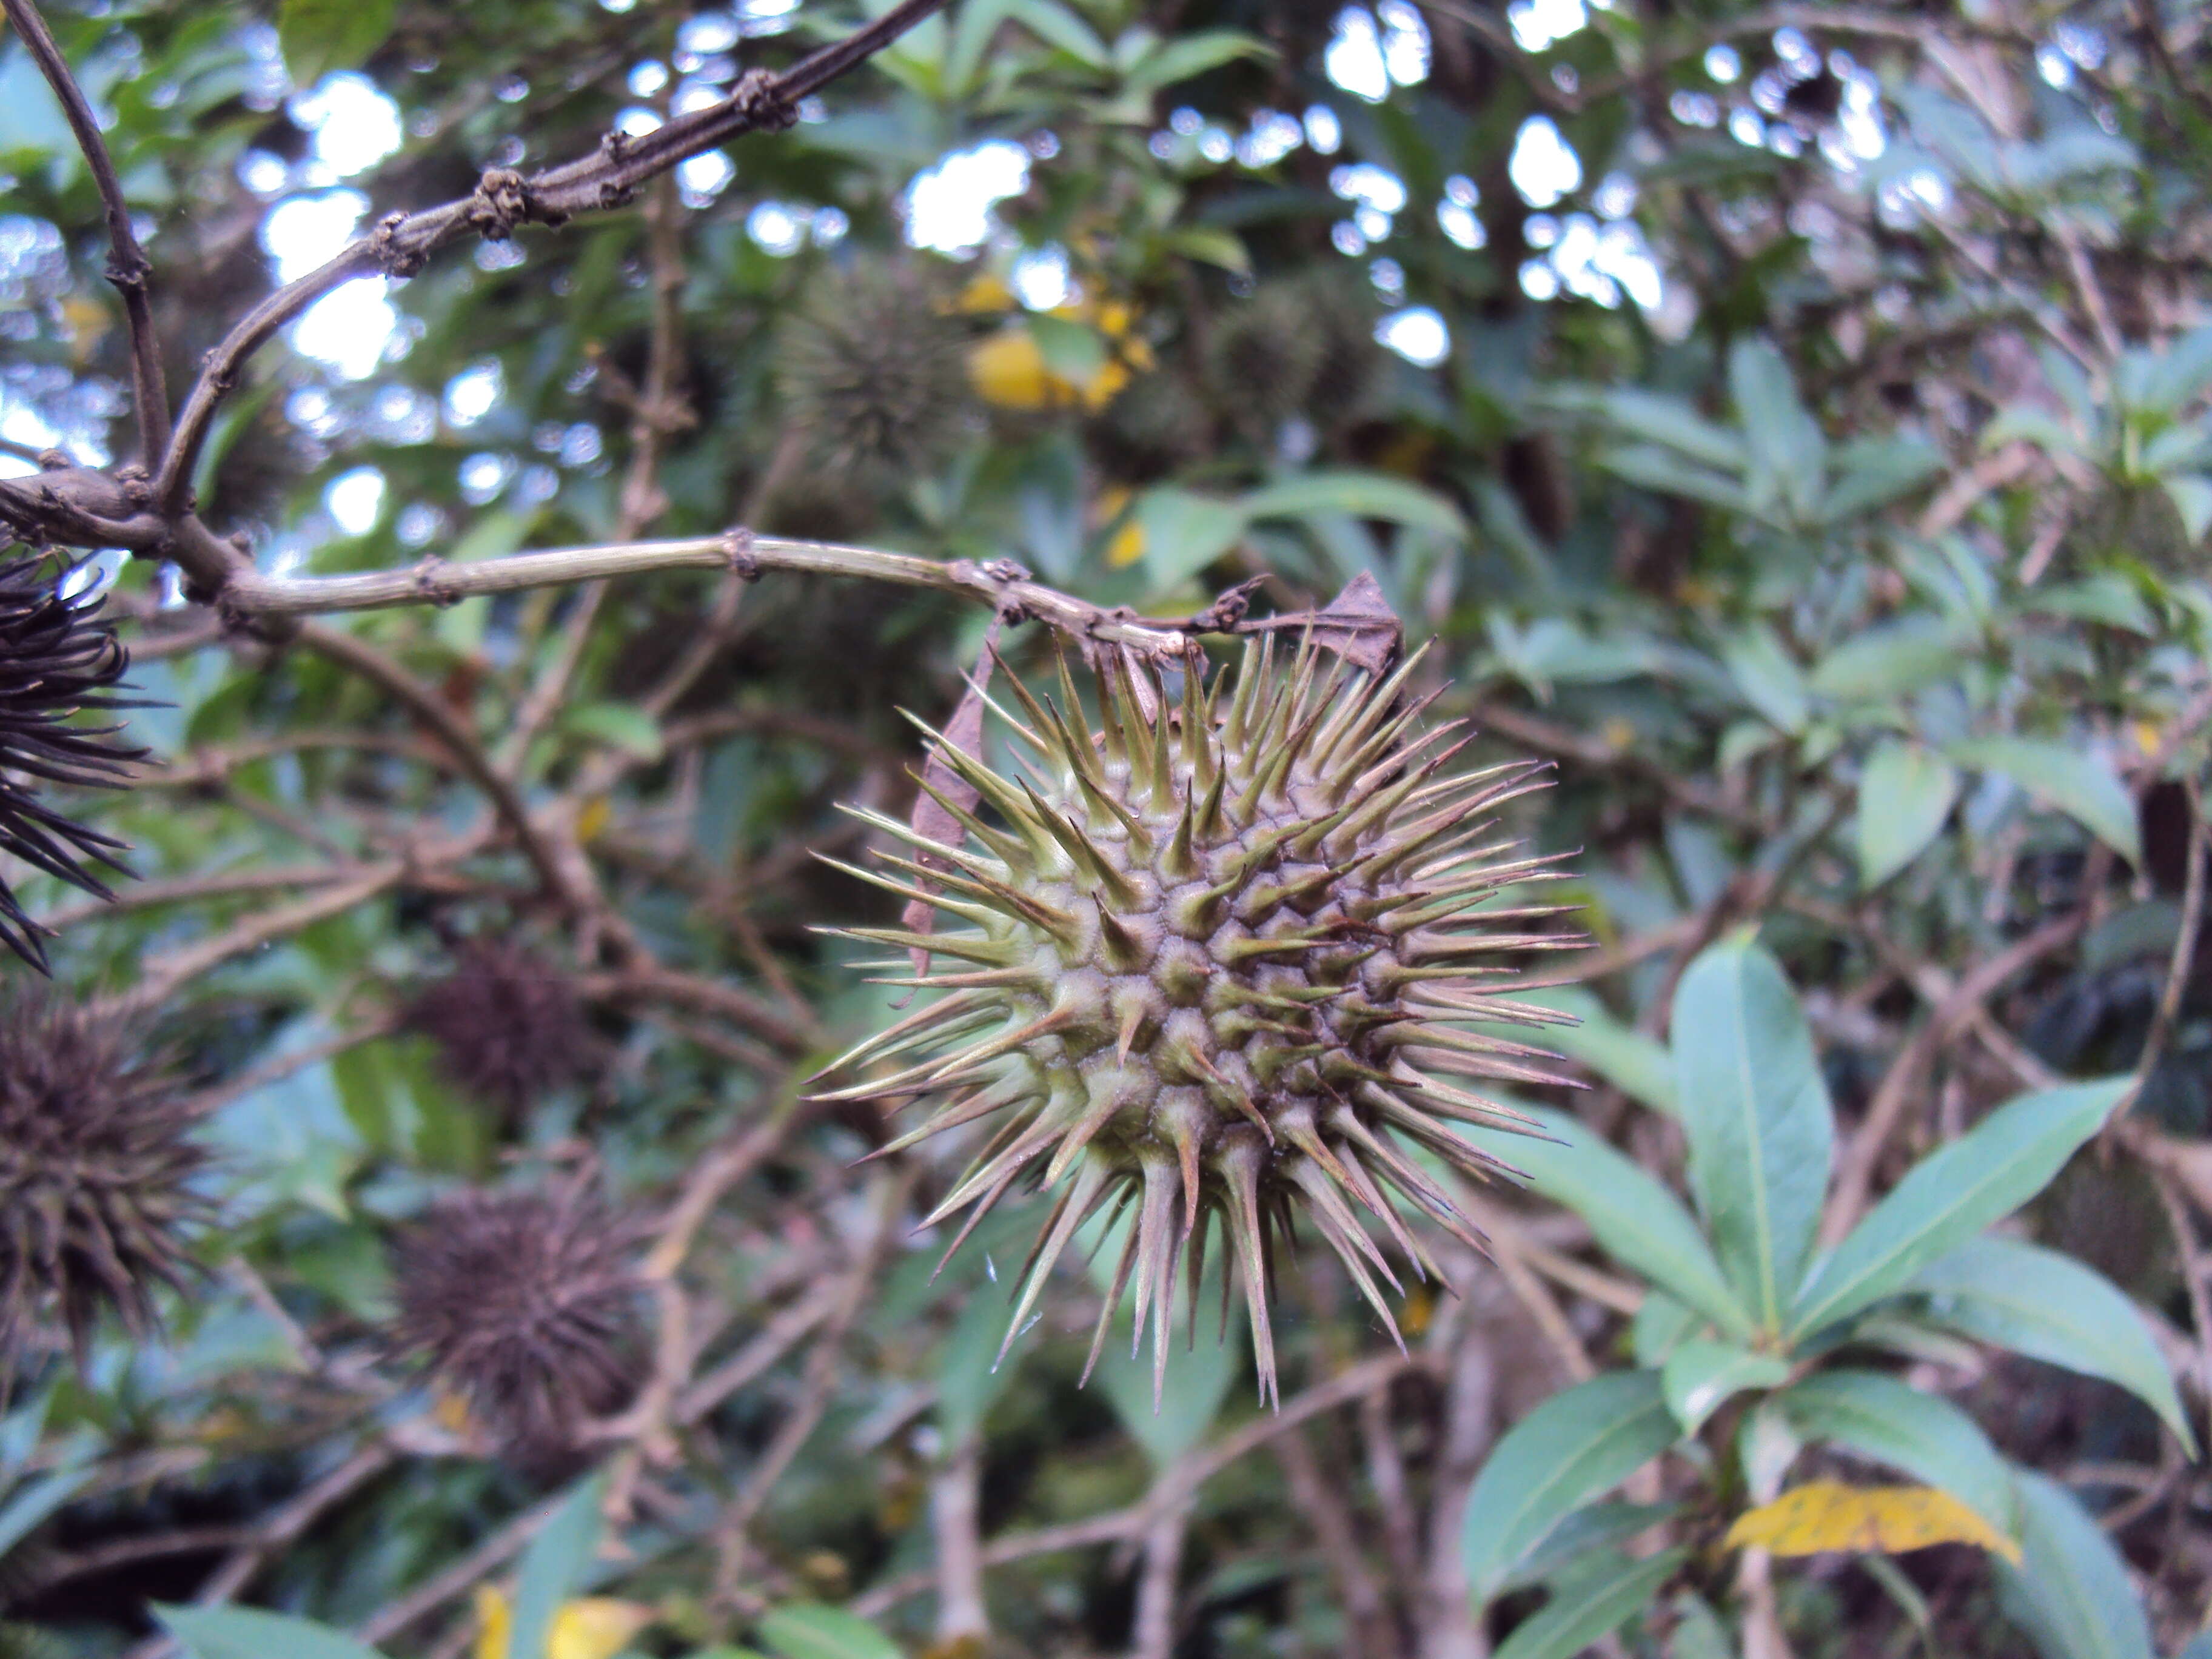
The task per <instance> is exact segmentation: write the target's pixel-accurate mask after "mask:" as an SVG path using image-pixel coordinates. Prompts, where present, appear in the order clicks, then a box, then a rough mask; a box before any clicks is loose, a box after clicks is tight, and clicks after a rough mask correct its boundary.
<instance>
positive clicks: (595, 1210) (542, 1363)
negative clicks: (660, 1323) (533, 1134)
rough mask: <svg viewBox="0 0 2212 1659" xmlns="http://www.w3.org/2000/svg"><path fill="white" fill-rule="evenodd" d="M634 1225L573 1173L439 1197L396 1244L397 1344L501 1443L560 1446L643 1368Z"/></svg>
mask: <svg viewBox="0 0 2212 1659" xmlns="http://www.w3.org/2000/svg"><path fill="white" fill-rule="evenodd" d="M637 1237H638V1230H637V1228H636V1226H635V1224H633V1223H631V1222H629V1221H628V1220H626V1219H625V1218H622V1217H619V1216H617V1215H615V1214H613V1213H611V1212H610V1211H609V1210H608V1208H607V1207H606V1206H605V1204H604V1203H603V1202H602V1201H601V1200H599V1198H598V1197H597V1196H596V1195H595V1194H592V1192H591V1191H590V1189H589V1188H586V1186H584V1185H583V1184H582V1183H581V1182H567V1183H565V1184H562V1185H560V1186H557V1187H555V1188H548V1189H544V1190H530V1191H519V1192H482V1191H477V1192H468V1193H463V1194H459V1195H457V1196H455V1197H453V1198H449V1199H447V1200H442V1201H441V1202H440V1203H438V1204H435V1205H434V1206H431V1208H430V1210H429V1211H428V1213H426V1214H425V1215H423V1216H422V1218H420V1219H419V1220H417V1221H416V1223H415V1224H414V1225H412V1226H410V1227H409V1228H408V1229H407V1230H406V1231H404V1233H403V1234H402V1235H401V1236H400V1237H399V1238H398V1241H397V1243H395V1245H394V1247H393V1252H392V1258H393V1259H392V1276H393V1279H394V1281H395V1285H396V1295H397V1298H398V1318H397V1320H396V1321H395V1322H394V1325H393V1328H392V1338H393V1342H394V1346H396V1347H397V1348H398V1350H399V1351H400V1352H403V1353H405V1354H409V1355H413V1356H416V1357H419V1358H422V1359H423V1360H425V1361H427V1362H428V1365H429V1367H430V1370H431V1372H432V1374H433V1376H435V1378H436V1379H437V1381H439V1382H440V1383H443V1384H444V1385H445V1386H446V1387H447V1388H448V1389H452V1390H453V1393H454V1394H455V1395H458V1396H459V1399H460V1401H461V1402H462V1403H463V1404H464V1405H465V1407H467V1408H468V1413H469V1415H470V1417H471V1419H472V1420H474V1421H475V1422H477V1424H479V1425H482V1426H483V1428H484V1430H485V1431H487V1432H488V1433H489V1435H490V1436H491V1437H492V1438H493V1440H494V1441H495V1442H496V1443H498V1444H499V1446H500V1447H501V1449H502V1450H504V1451H506V1452H507V1453H509V1454H510V1455H513V1456H515V1457H517V1458H518V1459H520V1460H521V1461H523V1462H527V1463H533V1464H537V1463H544V1462H549V1461H552V1460H555V1459H557V1458H558V1456H559V1455H561V1453H562V1451H563V1450H565V1449H567V1448H568V1447H569V1446H570V1445H572V1444H573V1443H574V1437H575V1433H576V1431H577V1429H578V1428H579V1427H580V1425H583V1424H584V1423H585V1422H586V1421H587V1420H589V1419H592V1418H593V1417H599V1416H605V1415H606V1414H607V1413H611V1412H616V1411H619V1410H621V1409H622V1408H623V1407H624V1406H625V1405H627V1404H629V1401H630V1400H631V1398H632V1397H633V1396H634V1395H635V1394H636V1392H637V1389H638V1386H639V1384H640V1383H641V1382H642V1380H643V1378H644V1374H645V1364H646V1349H645V1340H644V1334H643V1332H644V1328H643V1325H642V1323H641V1319H640V1314H639V1299H640V1297H641V1294H642V1291H643V1286H642V1285H641V1281H640V1280H639V1279H638V1277H637V1275H636V1273H635V1270H634V1269H633V1268H632V1267H631V1266H630V1263H629V1252H630V1249H631V1248H632V1246H633V1245H634V1244H635V1243H636V1242H637Z"/></svg>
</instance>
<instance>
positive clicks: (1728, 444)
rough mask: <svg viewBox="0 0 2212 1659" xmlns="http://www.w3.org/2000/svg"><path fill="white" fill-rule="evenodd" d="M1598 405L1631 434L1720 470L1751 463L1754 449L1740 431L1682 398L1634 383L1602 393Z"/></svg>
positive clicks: (1738, 468)
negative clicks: (1719, 423) (1644, 389)
mask: <svg viewBox="0 0 2212 1659" xmlns="http://www.w3.org/2000/svg"><path fill="white" fill-rule="evenodd" d="M1597 407H1598V409H1599V410H1601V412H1602V413H1603V414H1604V416H1605V417H1606V418H1607V420H1608V421H1610V422H1612V423H1613V425H1614V426H1615V427H1618V428H1620V430H1621V431H1623V432H1626V433H1627V434H1628V435H1630V436H1632V437H1637V438H1642V439H1644V441H1647V442H1650V443H1657V444H1665V445H1666V446H1668V447H1669V448H1671V449H1679V450H1680V451H1681V452H1682V453H1684V454H1685V455H1687V456H1688V457H1689V458H1690V459H1692V460H1693V461H1698V462H1701V463H1702V464H1704V465H1706V466H1710V467H1712V468H1715V469H1716V470H1717V471H1722V472H1741V471H1743V470H1744V468H1745V467H1746V466H1747V465H1750V461H1751V453H1750V451H1748V450H1747V449H1746V448H1745V447H1744V443H1743V439H1742V437H1741V435H1740V434H1737V433H1735V432H1732V431H1730V430H1729V428H1726V427H1724V426H1716V425H1715V424H1714V423H1713V422H1711V421H1709V420H1707V419H1705V416H1702V415H1700V414H1699V413H1698V411H1697V410H1694V409H1692V407H1691V406H1690V405H1689V404H1686V403H1685V402H1683V401H1682V400H1681V399H1680V398H1668V397H1664V396H1662V395H1661V394H1660V393H1657V392H1640V391H1638V390H1636V389H1634V388H1633V387H1631V388H1628V389H1626V390H1624V391H1620V392H1605V393H1603V394H1602V395H1601V397H1600V398H1598V400H1597Z"/></svg>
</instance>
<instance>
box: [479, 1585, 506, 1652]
mask: <svg viewBox="0 0 2212 1659" xmlns="http://www.w3.org/2000/svg"><path fill="white" fill-rule="evenodd" d="M476 1604H477V1653H476V1659H507V1635H508V1632H510V1631H512V1630H513V1627H514V1612H513V1608H511V1607H508V1606H507V1597H506V1596H505V1595H502V1594H501V1592H500V1590H499V1589H498V1588H497V1587H496V1586H495V1585H491V1584H478V1585H477V1595H476Z"/></svg>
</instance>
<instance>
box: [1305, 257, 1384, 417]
mask: <svg viewBox="0 0 2212 1659" xmlns="http://www.w3.org/2000/svg"><path fill="white" fill-rule="evenodd" d="M1294 287H1295V289H1296V290H1297V293H1299V294H1300V295H1303V297H1304V302H1305V306H1304V314H1305V319H1306V325H1307V326H1308V327H1309V328H1310V329H1311V330H1312V331H1313V333H1314V336H1315V337H1316V340H1317V341H1318V342H1319V343H1320V350H1319V351H1318V353H1317V354H1316V357H1315V360H1314V372H1313V380H1312V383H1311V385H1310V386H1308V388H1307V391H1306V408H1307V409H1308V410H1309V411H1310V412H1311V414H1312V415H1313V416H1314V417H1315V418H1316V420H1317V421H1321V422H1324V423H1327V424H1330V425H1335V424H1340V423H1341V422H1345V421H1348V420H1351V419H1352V418H1354V417H1355V416H1358V415H1359V414H1360V413H1362V412H1363V410H1364V407H1365V405H1366V403H1367V400H1368V398H1370V396H1371V395H1372V394H1373V392H1374V390H1375V385H1376V380H1378V379H1379V378H1380V377H1381V374H1382V371H1383V348H1382V346H1381V345H1380V344H1378V343H1376V338H1375V325H1376V320H1377V319H1378V318H1379V317H1380V315H1381V313H1380V311H1379V310H1378V309H1377V307H1376V304H1375V293H1374V289H1372V288H1370V286H1369V285H1368V284H1367V283H1364V282H1361V281H1360V280H1359V279H1358V277H1357V276H1346V275H1345V274H1344V273H1341V272H1337V271H1331V270H1318V271H1314V272H1311V273H1309V274H1308V275H1307V276H1304V277H1301V278H1299V279H1297V282H1296V283H1295V284H1294Z"/></svg>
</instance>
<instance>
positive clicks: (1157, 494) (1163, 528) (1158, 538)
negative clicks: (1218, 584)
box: [1137, 485, 1246, 591]
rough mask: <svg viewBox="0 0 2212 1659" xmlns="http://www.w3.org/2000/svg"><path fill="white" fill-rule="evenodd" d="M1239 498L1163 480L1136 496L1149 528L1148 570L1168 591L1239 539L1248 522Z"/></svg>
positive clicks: (1143, 523)
mask: <svg viewBox="0 0 2212 1659" xmlns="http://www.w3.org/2000/svg"><path fill="white" fill-rule="evenodd" d="M1245 522H1246V521H1245V517H1244V512H1243V508H1242V507H1238V506H1237V505H1236V504H1235V503H1234V502H1231V501H1222V500H1219V499H1218V498H1217V497H1215V496H1212V495H1199V494H1197V493H1196V492H1195V491H1194V490H1188V489H1176V488H1175V487H1174V486H1173V485H1162V486H1160V487H1158V488H1157V489H1147V490H1146V492H1145V493H1144V494H1143V495H1140V496H1139V497H1138V498H1137V523H1138V524H1139V526H1142V528H1143V530H1144V532H1145V573H1146V574H1147V575H1148V576H1150V577H1151V578H1152V586H1154V587H1155V588H1158V589H1161V590H1163V591H1164V590H1166V589H1168V588H1172V587H1179V586H1182V584H1183V583H1184V582H1186V581H1188V580H1189V579H1190V578H1191V577H1193V576H1195V575H1196V574H1198V573H1199V572H1200V571H1201V570H1203V569H1205V568H1206V566H1208V565H1210V564H1212V562H1214V561H1215V560H1216V559H1218V558H1219V557H1220V556H1222V555H1223V554H1224V553H1226V552H1227V551H1228V550H1230V549H1231V548H1232V547H1234V546H1236V545H1237V538H1239V537H1241V536H1243V533H1244V527H1245Z"/></svg>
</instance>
